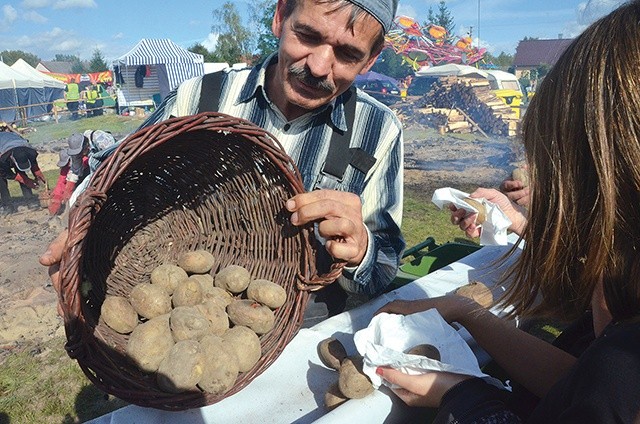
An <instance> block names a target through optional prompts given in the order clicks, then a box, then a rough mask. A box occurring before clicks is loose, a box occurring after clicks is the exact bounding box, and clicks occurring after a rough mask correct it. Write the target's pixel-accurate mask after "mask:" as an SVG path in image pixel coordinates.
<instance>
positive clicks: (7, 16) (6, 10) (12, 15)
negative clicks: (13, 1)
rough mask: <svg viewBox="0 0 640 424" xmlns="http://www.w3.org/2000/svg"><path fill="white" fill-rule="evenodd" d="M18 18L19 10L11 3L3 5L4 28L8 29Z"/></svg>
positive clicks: (2, 21) (1, 18)
mask: <svg viewBox="0 0 640 424" xmlns="http://www.w3.org/2000/svg"><path fill="white" fill-rule="evenodd" d="M16 19H18V11H17V10H16V9H15V8H14V7H13V6H11V5H9V4H5V5H4V6H2V16H1V17H0V24H1V25H2V28H3V29H8V27H9V26H11V24H13V23H14V22H15V21H16Z"/></svg>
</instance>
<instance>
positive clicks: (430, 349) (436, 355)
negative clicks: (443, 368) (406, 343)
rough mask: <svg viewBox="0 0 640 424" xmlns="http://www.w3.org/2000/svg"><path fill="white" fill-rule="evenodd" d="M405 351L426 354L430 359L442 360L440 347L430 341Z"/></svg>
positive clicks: (411, 353)
mask: <svg viewBox="0 0 640 424" xmlns="http://www.w3.org/2000/svg"><path fill="white" fill-rule="evenodd" d="M405 353H407V354H409V355H419V356H424V357H427V358H430V359H435V360H436V361H439V360H440V351H439V350H438V348H437V347H435V346H434V345H431V344H428V343H425V344H419V345H417V346H414V347H412V348H411V349H408V350H407V351H406V352H405Z"/></svg>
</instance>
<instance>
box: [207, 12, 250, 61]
mask: <svg viewBox="0 0 640 424" xmlns="http://www.w3.org/2000/svg"><path fill="white" fill-rule="evenodd" d="M213 18H214V22H216V23H215V24H214V25H213V26H212V27H211V30H212V31H213V32H215V33H218V42H217V44H216V49H215V50H214V52H213V53H214V55H215V56H217V57H218V58H219V59H220V60H221V61H223V62H227V63H229V64H233V63H237V62H245V61H249V59H250V58H251V54H252V53H253V43H252V41H253V38H252V35H251V31H249V29H247V28H246V27H245V26H243V24H242V19H241V17H240V14H239V13H238V10H237V9H236V7H235V5H234V4H233V3H232V2H230V1H227V2H226V3H224V4H223V5H222V7H220V8H219V9H216V10H214V11H213Z"/></svg>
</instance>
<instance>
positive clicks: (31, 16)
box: [22, 11, 48, 24]
mask: <svg viewBox="0 0 640 424" xmlns="http://www.w3.org/2000/svg"><path fill="white" fill-rule="evenodd" d="M22 18H23V19H24V20H25V21H30V22H35V23H37V24H43V23H45V22H47V21H48V19H47V18H45V17H44V16H42V15H41V14H39V13H38V12H34V11H30V12H25V13H24V14H23V15H22Z"/></svg>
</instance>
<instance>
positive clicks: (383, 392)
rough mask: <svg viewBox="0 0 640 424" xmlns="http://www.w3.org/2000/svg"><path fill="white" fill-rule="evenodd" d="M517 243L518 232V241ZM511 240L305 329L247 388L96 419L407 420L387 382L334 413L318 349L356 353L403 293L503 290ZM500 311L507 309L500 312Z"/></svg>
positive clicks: (146, 422)
mask: <svg viewBox="0 0 640 424" xmlns="http://www.w3.org/2000/svg"><path fill="white" fill-rule="evenodd" d="M514 241H515V238H514V237H510V243H513V242H514ZM510 247H511V245H509V246H484V247H483V248H482V249H480V250H478V251H476V252H474V253H472V254H471V255H469V256H466V257H464V258H462V259H461V260H459V261H458V262H454V263H453V264H451V265H449V266H447V267H444V268H441V269H439V270H437V271H435V272H433V273H431V274H428V275H426V276H424V277H421V278H419V279H418V280H415V281H413V282H411V283H409V284H407V285H405V286H402V287H401V288H399V289H397V290H394V291H392V292H389V293H387V294H384V295H383V296H380V297H378V298H376V299H374V300H371V301H370V302H368V303H366V304H364V305H362V306H360V307H358V308H355V309H352V310H350V311H347V312H344V313H342V314H340V315H336V316H334V317H332V318H329V319H327V320H325V321H323V322H321V323H319V324H317V325H315V326H314V327H312V328H309V329H302V330H300V331H299V332H298V334H297V335H296V336H295V337H294V338H293V340H292V341H291V342H290V343H289V344H288V345H287V347H286V348H285V349H284V351H283V352H282V354H281V355H280V357H279V358H278V359H277V360H276V361H275V362H274V363H273V364H272V365H271V366H270V367H269V368H267V369H266V370H265V371H264V372H263V373H262V374H261V375H259V376H258V377H256V378H255V379H254V380H253V381H252V382H251V383H250V384H249V385H248V386H247V387H245V388H244V389H243V390H241V391H240V392H238V393H236V394H235V395H233V396H230V397H228V398H226V399H224V400H223V401H221V402H218V403H216V404H213V405H209V406H206V407H203V408H197V409H191V410H187V411H179V412H170V411H163V410H158V409H153V408H143V407H139V406H135V405H131V406H126V407H124V408H121V409H119V410H116V411H114V412H111V413H109V414H106V415H103V416H101V417H98V418H96V419H94V420H93V421H90V423H92V424H116V423H123V424H125V423H126V424H130V423H136V424H161V423H181V424H205V423H206V424H209V423H241V422H243V423H255V422H259V423H263V424H268V423H274V424H276V423H277V424H282V423H296V424H305V423H316V424H327V423H330V424H334V423H345V424H346V423H348V424H353V423H354V422H366V423H370V424H376V423H385V424H391V423H401V422H406V420H407V418H409V417H410V416H411V414H412V410H411V409H410V408H408V407H406V406H405V405H404V403H403V402H402V401H401V400H399V399H398V398H397V397H396V396H395V395H393V393H391V392H390V391H389V390H388V389H387V388H386V387H382V388H381V389H380V390H377V391H375V392H374V393H373V394H372V395H370V396H367V397H366V398H364V399H351V400H349V401H347V402H346V403H344V404H342V405H341V406H339V407H338V408H336V409H334V410H333V411H330V412H328V411H327V410H326V408H325V407H324V393H325V392H326V390H327V388H328V387H329V386H330V385H331V384H332V383H333V382H335V381H337V372H336V371H334V370H331V369H328V368H326V367H325V366H324V365H323V364H322V362H321V361H320V359H319V358H318V354H317V351H316V348H317V345H318V343H319V342H320V341H322V340H324V339H325V338H327V337H330V336H333V337H336V338H337V339H338V340H340V341H341V342H342V343H343V344H344V345H345V347H346V348H347V352H348V353H349V354H353V353H355V352H356V349H355V345H354V343H353V334H354V333H355V332H356V331H358V330H360V329H362V328H365V327H366V326H367V325H368V324H369V322H370V320H371V318H372V317H373V314H374V312H375V311H376V310H378V309H379V308H380V307H381V306H383V305H384V304H386V303H387V302H390V301H392V300H395V299H415V298H420V297H425V296H426V297H435V296H440V295H443V294H445V293H448V292H451V291H453V290H455V289H456V288H458V287H459V286H461V285H464V284H467V283H468V282H469V281H473V280H476V281H481V282H483V283H484V284H486V285H487V286H489V287H492V290H493V291H494V294H498V293H499V292H500V291H502V290H503V287H501V286H498V285H497V284H496V281H497V280H498V279H500V277H501V276H502V275H503V272H504V270H505V268H506V267H507V266H509V265H510V264H512V263H513V261H514V260H515V257H511V258H509V259H508V260H507V261H506V262H504V263H503V264H502V265H501V266H496V265H495V264H493V261H494V260H495V259H498V258H500V257H501V256H502V254H503V253H505V252H506V251H507V250H508V249H509V248H510ZM494 313H500V311H494ZM460 331H461V334H462V336H463V337H464V338H465V340H467V342H468V343H469V344H470V346H471V348H472V350H473V351H474V353H475V354H476V357H478V361H479V362H480V364H481V365H482V364H484V363H486V362H487V361H488V359H489V358H488V355H487V354H486V353H485V352H484V351H482V349H480V348H479V347H478V346H477V345H476V344H475V342H474V341H473V339H472V338H471V336H470V335H469V333H468V332H466V330H464V329H461V330H460Z"/></svg>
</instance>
